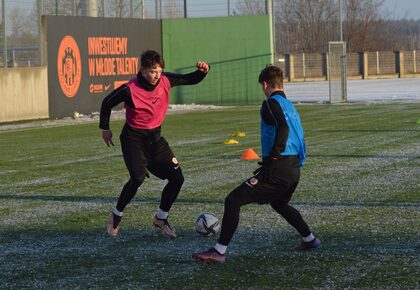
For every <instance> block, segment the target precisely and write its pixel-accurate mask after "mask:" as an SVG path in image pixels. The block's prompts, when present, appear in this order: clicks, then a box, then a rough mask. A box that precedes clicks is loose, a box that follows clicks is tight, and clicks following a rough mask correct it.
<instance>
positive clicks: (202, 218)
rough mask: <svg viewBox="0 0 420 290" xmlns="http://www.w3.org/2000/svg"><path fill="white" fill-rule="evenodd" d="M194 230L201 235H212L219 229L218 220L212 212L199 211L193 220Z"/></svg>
mask: <svg viewBox="0 0 420 290" xmlns="http://www.w3.org/2000/svg"><path fill="white" fill-rule="evenodd" d="M195 230H196V232H197V233H199V234H200V235H202V236H206V237H210V236H214V235H215V234H217V233H218V232H219V230H220V221H219V219H218V218H217V217H216V216H215V215H214V214H212V213H201V214H199V215H198V217H197V220H196V221H195Z"/></svg>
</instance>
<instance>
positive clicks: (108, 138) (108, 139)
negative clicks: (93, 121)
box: [102, 130, 114, 147]
mask: <svg viewBox="0 0 420 290" xmlns="http://www.w3.org/2000/svg"><path fill="white" fill-rule="evenodd" d="M102 139H104V142H105V144H106V146H108V147H110V145H112V146H114V143H113V142H112V131H111V130H102Z"/></svg>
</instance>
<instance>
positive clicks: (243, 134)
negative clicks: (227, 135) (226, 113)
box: [232, 131, 246, 137]
mask: <svg viewBox="0 0 420 290" xmlns="http://www.w3.org/2000/svg"><path fill="white" fill-rule="evenodd" d="M245 136H246V134H245V132H242V131H238V132H235V133H233V134H232V137H245Z"/></svg>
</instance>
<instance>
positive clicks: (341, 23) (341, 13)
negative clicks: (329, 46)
mask: <svg viewBox="0 0 420 290" xmlns="http://www.w3.org/2000/svg"><path fill="white" fill-rule="evenodd" d="M341 1H342V0H338V14H339V16H340V17H339V18H340V41H343V7H342V5H341Z"/></svg>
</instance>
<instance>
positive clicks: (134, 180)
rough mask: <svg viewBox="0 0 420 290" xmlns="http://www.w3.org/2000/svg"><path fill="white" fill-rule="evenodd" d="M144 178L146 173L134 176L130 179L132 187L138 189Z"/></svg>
mask: <svg viewBox="0 0 420 290" xmlns="http://www.w3.org/2000/svg"><path fill="white" fill-rule="evenodd" d="M145 178H146V173H142V174H139V175H136V176H135V177H133V176H132V177H131V183H132V186H133V187H136V188H139V187H140V185H141V184H142V183H143V181H144V179H145Z"/></svg>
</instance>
